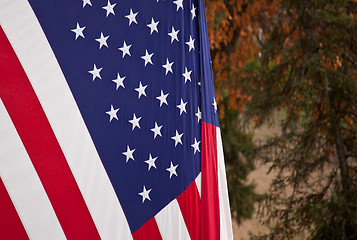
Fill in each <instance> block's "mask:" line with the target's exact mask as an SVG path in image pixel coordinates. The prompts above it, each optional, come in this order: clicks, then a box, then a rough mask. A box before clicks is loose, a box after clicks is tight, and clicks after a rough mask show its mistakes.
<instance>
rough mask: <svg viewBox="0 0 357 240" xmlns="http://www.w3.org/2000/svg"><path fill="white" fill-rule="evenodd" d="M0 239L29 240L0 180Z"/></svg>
mask: <svg viewBox="0 0 357 240" xmlns="http://www.w3.org/2000/svg"><path fill="white" fill-rule="evenodd" d="M0 213H1V214H0V239H4V240H5V239H13V240H18V239H19V240H23V239H29V238H28V236H27V233H26V231H25V228H24V227H23V225H22V222H21V220H20V218H19V215H17V212H16V209H15V207H14V205H13V204H12V202H11V198H10V196H9V194H8V193H7V191H6V188H5V186H4V183H3V182H2V180H1V178H0Z"/></svg>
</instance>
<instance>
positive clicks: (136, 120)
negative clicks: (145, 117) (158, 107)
mask: <svg viewBox="0 0 357 240" xmlns="http://www.w3.org/2000/svg"><path fill="white" fill-rule="evenodd" d="M140 119H141V117H139V118H137V117H136V116H135V113H134V116H133V119H131V120H129V122H130V123H131V124H133V126H132V128H131V130H132V131H134V129H135V127H138V128H140V124H139V121H140Z"/></svg>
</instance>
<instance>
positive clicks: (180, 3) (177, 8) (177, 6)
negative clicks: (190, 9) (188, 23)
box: [174, 0, 183, 11]
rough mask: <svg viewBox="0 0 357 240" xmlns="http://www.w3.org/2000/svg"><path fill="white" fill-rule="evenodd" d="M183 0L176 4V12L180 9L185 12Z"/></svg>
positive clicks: (177, 0) (177, 1) (178, 0)
mask: <svg viewBox="0 0 357 240" xmlns="http://www.w3.org/2000/svg"><path fill="white" fill-rule="evenodd" d="M182 2H183V0H176V1H174V3H175V4H176V11H178V10H179V9H180V8H182V10H183V5H182Z"/></svg>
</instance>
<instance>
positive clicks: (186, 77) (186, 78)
mask: <svg viewBox="0 0 357 240" xmlns="http://www.w3.org/2000/svg"><path fill="white" fill-rule="evenodd" d="M191 72H192V70H191V71H187V67H185V72H184V73H182V76H184V78H185V83H186V82H187V80H189V81H190V82H191Z"/></svg>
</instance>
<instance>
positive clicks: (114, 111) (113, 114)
mask: <svg viewBox="0 0 357 240" xmlns="http://www.w3.org/2000/svg"><path fill="white" fill-rule="evenodd" d="M118 111H119V108H117V109H114V107H113V105H110V111H108V112H105V113H106V114H108V115H109V116H110V119H109V122H111V121H112V120H113V118H115V119H116V120H118V116H117V112H118Z"/></svg>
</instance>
